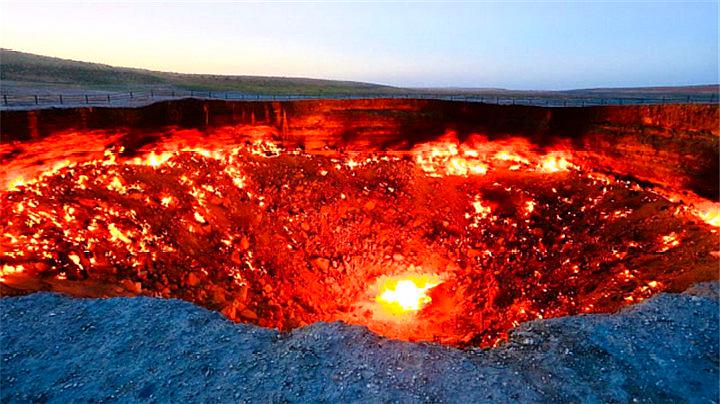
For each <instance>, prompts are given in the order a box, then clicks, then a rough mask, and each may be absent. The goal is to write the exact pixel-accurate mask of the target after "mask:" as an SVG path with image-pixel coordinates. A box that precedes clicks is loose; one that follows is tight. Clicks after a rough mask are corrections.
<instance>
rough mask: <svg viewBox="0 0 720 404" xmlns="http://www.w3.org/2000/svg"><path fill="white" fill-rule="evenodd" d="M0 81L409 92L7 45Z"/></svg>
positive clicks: (0, 59)
mask: <svg viewBox="0 0 720 404" xmlns="http://www.w3.org/2000/svg"><path fill="white" fill-rule="evenodd" d="M0 81H5V82H14V83H18V84H23V85H28V84H38V85H43V86H60V87H83V88H89V89H97V90H122V89H126V88H133V87H138V86H140V87H168V88H177V89H184V90H206V91H207V90H211V91H238V92H244V93H249V94H258V93H259V94H318V93H343V94H379V93H383V94H385V93H388V94H390V93H398V92H406V90H403V89H400V88H396V87H390V86H383V85H378V84H370V83H360V82H353V81H337V80H319V79H309V78H294V77H262V76H221V75H206V74H182V73H168V72H158V71H152V70H144V69H134V68H126V67H113V66H108V65H103V64H99V63H88V62H79V61H74V60H68V59H60V58H54V57H48V56H40V55H33V54H30V53H24V52H16V51H12V50H8V49H0Z"/></svg>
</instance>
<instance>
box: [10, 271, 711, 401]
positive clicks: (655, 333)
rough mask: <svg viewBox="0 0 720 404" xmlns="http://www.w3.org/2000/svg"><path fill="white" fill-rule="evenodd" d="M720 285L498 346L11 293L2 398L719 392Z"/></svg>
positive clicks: (698, 396)
mask: <svg viewBox="0 0 720 404" xmlns="http://www.w3.org/2000/svg"><path fill="white" fill-rule="evenodd" d="M717 294H718V284H717V283H711V284H703V285H700V286H698V287H695V288H694V289H693V290H690V291H688V292H686V293H684V294H662V295H658V296H656V297H653V298H651V299H649V300H648V301H646V302H644V303H642V304H639V305H637V306H633V307H631V308H629V309H627V310H624V311H622V312H621V313H619V314H616V315H587V316H575V317H566V318H558V319H552V320H546V321H542V320H541V321H535V322H531V323H526V324H524V325H521V326H520V327H519V328H518V329H517V330H516V331H515V332H514V334H513V336H512V338H511V339H510V342H509V343H507V344H506V345H504V346H502V347H500V348H497V349H492V350H485V351H483V350H470V351H462V350H457V349H453V348H448V347H444V346H439V345H433V344H413V343H407V342H398V341H391V340H387V339H383V338H380V337H378V336H376V335H374V334H372V333H370V332H368V331H367V330H366V329H364V328H361V327H356V326H348V325H344V324H342V323H330V324H328V323H317V324H314V325H311V326H309V327H305V328H301V329H298V330H296V331H294V332H292V333H290V334H279V333H277V332H275V331H273V330H269V329H263V328H258V327H254V326H248V325H242V324H241V325H238V324H233V323H231V322H229V321H227V320H225V319H224V318H222V317H221V316H220V315H219V314H217V313H213V312H210V311H207V310H204V309H201V308H198V307H196V306H193V305H192V304H189V303H186V302H182V301H176V300H159V299H150V298H135V299H126V298H114V299H107V300H92V299H87V300H77V299H70V298H67V297H63V296H59V295H52V294H34V295H30V296H25V297H20V298H6V299H1V300H0V313H1V314H0V319H1V321H2V327H0V343H1V345H0V346H1V347H2V362H1V368H0V401H2V402H19V401H40V402H45V401H50V402H87V401H107V400H111V401H113V400H121V401H137V400H142V401H151V402H185V401H192V402H198V401H203V402H227V401H258V400H260V401H272V402H353V401H363V402H418V401H433V402H435V401H443V402H471V401H475V402H477V401H488V400H490V401H501V402H504V401H511V400H512V401H517V400H520V401H525V402H527V401H557V400H561V401H566V400H570V401H585V402H588V401H605V402H607V401H610V402H627V401H630V400H633V399H639V400H640V401H641V402H656V401H667V400H673V401H676V400H691V401H698V402H717V398H718V391H719V386H718V354H719V352H720V349H719V347H718V337H717V336H718V296H717Z"/></svg>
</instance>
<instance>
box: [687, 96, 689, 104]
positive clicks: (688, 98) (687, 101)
mask: <svg viewBox="0 0 720 404" xmlns="http://www.w3.org/2000/svg"><path fill="white" fill-rule="evenodd" d="M687 103H688V104H689V103H690V96H689V95H688V96H687Z"/></svg>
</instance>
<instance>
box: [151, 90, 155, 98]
mask: <svg viewBox="0 0 720 404" xmlns="http://www.w3.org/2000/svg"><path fill="white" fill-rule="evenodd" d="M150 98H155V91H153V89H152V88H151V89H150Z"/></svg>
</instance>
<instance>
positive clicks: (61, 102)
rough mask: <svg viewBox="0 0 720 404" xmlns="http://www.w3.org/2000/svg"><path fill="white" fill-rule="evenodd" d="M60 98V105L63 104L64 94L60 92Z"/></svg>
mask: <svg viewBox="0 0 720 404" xmlns="http://www.w3.org/2000/svg"><path fill="white" fill-rule="evenodd" d="M58 98H59V99H60V105H62V104H63V99H62V94H58Z"/></svg>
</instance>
